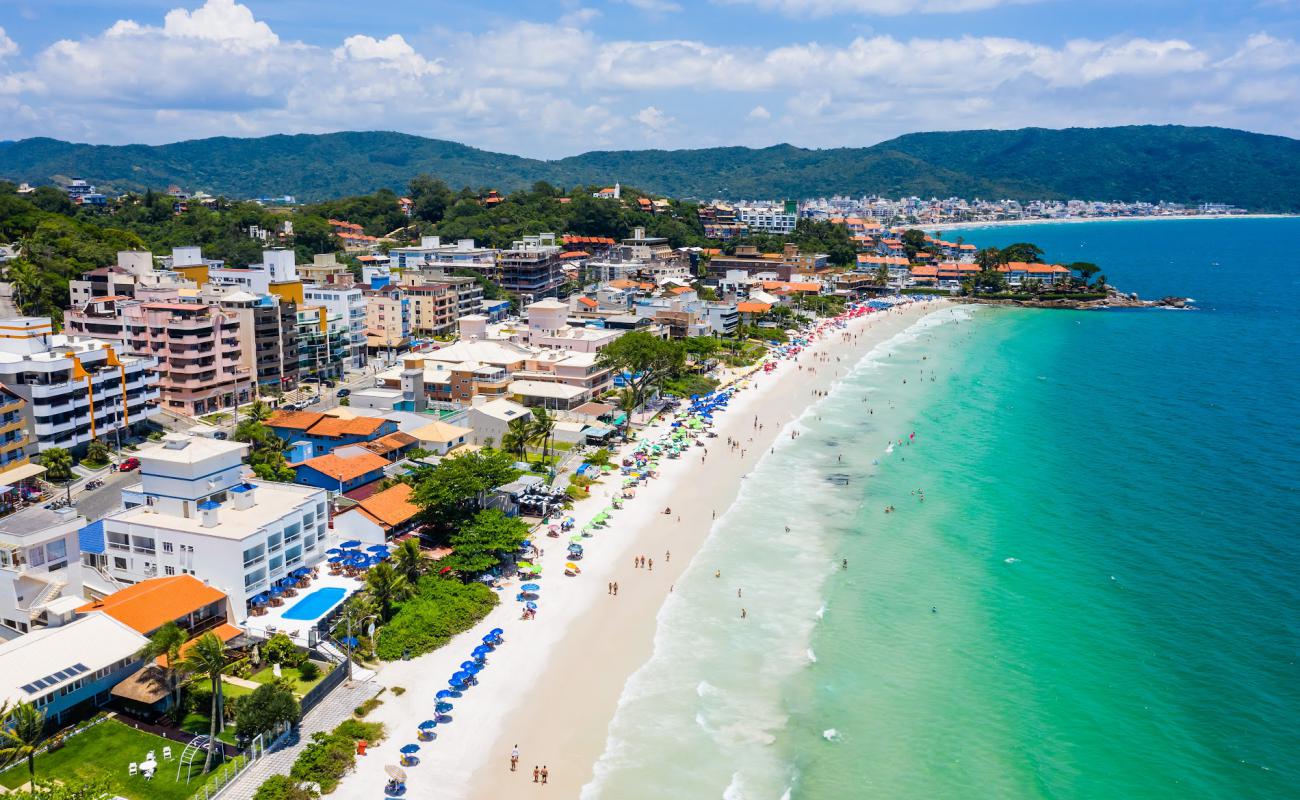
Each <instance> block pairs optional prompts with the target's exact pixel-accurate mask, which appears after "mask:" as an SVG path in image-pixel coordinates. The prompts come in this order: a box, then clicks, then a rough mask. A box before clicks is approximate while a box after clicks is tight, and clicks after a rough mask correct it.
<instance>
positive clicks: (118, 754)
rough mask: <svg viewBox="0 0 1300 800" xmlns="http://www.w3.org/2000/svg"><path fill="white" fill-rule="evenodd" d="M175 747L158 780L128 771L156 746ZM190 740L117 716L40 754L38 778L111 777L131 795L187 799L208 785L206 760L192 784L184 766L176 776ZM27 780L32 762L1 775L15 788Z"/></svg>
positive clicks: (117, 789) (143, 799)
mask: <svg viewBox="0 0 1300 800" xmlns="http://www.w3.org/2000/svg"><path fill="white" fill-rule="evenodd" d="M164 747H170V748H171V749H172V760H171V761H161V760H160V761H159V763H158V771H157V772H156V773H154V777H153V780H151V781H150V780H145V778H144V776H143V775H135V776H131V775H128V774H127V765H128V764H129V763H130V762H132V761H135V762H140V761H143V760H144V757H145V754H146V753H148V752H149V751H150V750H152V751H154V752H155V753H156V754H157V757H158V758H159V759H161V758H162V749H163V748H164ZM184 749H185V746H184V745H182V744H180V743H179V742H173V741H169V740H167V739H163V738H162V737H159V736H154V735H153V734H152V733H145V732H144V731H138V730H136V729H134V728H131V727H128V726H126V725H123V724H122V723H120V722H117V721H116V720H108V721H107V722H101V723H100V724H98V725H96V726H94V727H93V728H91V729H90V730H88V731H85V732H84V733H79V734H77V735H76V736H73V737H70V738H69V739H68V741H67V744H65V745H64V746H63V747H61V748H59V749H58V750H56V751H54V752H53V753H45V754H43V755H40V756H37V757H36V778H37V780H61V781H70V780H94V779H97V778H103V779H107V780H108V781H109V782H110V784H111V789H112V791H113V792H114V793H116V794H119V795H121V796H123V797H126V798H129V800H185V798H188V797H190V796H192V795H193V794H194V793H195V792H197V791H198V790H199V789H201V788H202V787H203V783H204V780H203V777H202V776H201V775H200V774H199V773H200V771H201V770H202V769H203V764H202V762H200V763H199V764H198V765H196V766H195V767H194V768H193V777H192V778H191V779H190V782H189V784H188V785H186V783H185V774H184V771H182V773H181V776H180V780H179V781H177V780H176V766H177V759H179V758H180V755H181V751H182V750H184ZM26 782H27V767H26V766H25V765H24V766H18V767H15V768H13V769H11V770H9V771H7V772H5V773H4V774H2V775H0V785H2V786H4V787H5V788H6V789H13V788H16V787H18V786H21V785H23V784H24V783H26Z"/></svg>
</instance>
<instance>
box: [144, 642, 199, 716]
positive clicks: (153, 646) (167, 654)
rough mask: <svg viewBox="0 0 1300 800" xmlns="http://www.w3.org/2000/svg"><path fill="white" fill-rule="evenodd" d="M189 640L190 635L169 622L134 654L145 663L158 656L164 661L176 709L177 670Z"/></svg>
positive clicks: (178, 699)
mask: <svg viewBox="0 0 1300 800" xmlns="http://www.w3.org/2000/svg"><path fill="white" fill-rule="evenodd" d="M189 638H190V635H189V634H188V633H186V631H185V629H184V628H182V627H181V626H179V625H177V624H176V623H175V622H172V621H170V620H169V621H168V622H166V623H165V624H163V626H162V627H161V628H159V629H158V630H156V631H154V633H153V635H152V636H150V637H149V641H148V642H147V643H145V646H144V647H142V648H140V652H139V653H136V656H137V657H138V658H142V659H144V660H145V661H153V660H154V659H156V658H158V657H160V656H161V657H163V658H164V659H166V663H165V664H164V665H163V669H165V670H166V671H167V681H168V683H170V684H171V690H172V691H173V692H175V693H176V696H175V698H174V702H175V704H176V708H177V709H179V708H180V705H181V682H180V670H179V669H178V668H179V667H180V665H181V648H182V647H184V646H185V643H186V642H187V641H189Z"/></svg>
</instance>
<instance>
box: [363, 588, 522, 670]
mask: <svg viewBox="0 0 1300 800" xmlns="http://www.w3.org/2000/svg"><path fill="white" fill-rule="evenodd" d="M497 602H498V598H497V594H496V592H493V591H492V590H491V589H489V588H488V587H486V586H484V585H483V584H481V583H477V582H475V583H468V584H465V583H461V582H459V581H456V580H451V579H447V578H440V577H438V576H436V575H426V576H424V577H423V578H421V579H420V583H419V585H418V587H417V591H416V594H415V596H414V597H412V598H411V599H410V600H407V601H406V602H405V603H403V604H402V607H401V609H400V610H399V611H398V612H397V614H396V615H394V616H393V618H392V619H391V620H390V621H389V622H388V624H387V625H385V626H384V627H383V628H382V629H380V631H379V634H378V636H377V641H376V642H375V652H376V654H377V655H378V656H379V657H380V658H381V659H383V660H385V661H395V660H397V659H399V658H401V657H402V654H403V653H404V652H405V651H407V650H409V651H410V654H411V655H412V656H418V655H423V654H424V653H427V652H429V651H430V650H434V649H436V648H438V647H441V646H442V645H444V644H446V643H447V640H448V639H450V638H451V637H452V636H455V635H456V634H458V633H460V632H461V631H464V630H467V629H469V628H470V627H472V626H473V625H474V624H475V623H477V622H478V621H479V620H481V619H483V617H485V616H487V614H488V612H489V611H491V610H492V609H493V607H495V606H496V604H497Z"/></svg>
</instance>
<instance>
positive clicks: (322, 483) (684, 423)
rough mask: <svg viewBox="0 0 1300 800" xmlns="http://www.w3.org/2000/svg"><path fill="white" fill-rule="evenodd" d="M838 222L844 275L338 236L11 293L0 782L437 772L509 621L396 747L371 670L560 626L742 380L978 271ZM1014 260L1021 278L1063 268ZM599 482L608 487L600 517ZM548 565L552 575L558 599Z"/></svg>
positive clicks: (724, 210) (659, 253)
mask: <svg viewBox="0 0 1300 800" xmlns="http://www.w3.org/2000/svg"><path fill="white" fill-rule="evenodd" d="M605 191H606V192H607V193H608V194H609V195H610V196H611V197H612V199H614V200H617V197H618V193H619V190H618V189H617V188H612V189H609V190H605ZM638 202H639V203H640V204H641V205H644V206H646V209H645V210H647V211H648V212H650V213H654V212H655V205H654V201H651V200H648V199H646V198H640V199H639V200H638ZM798 213H799V210H798V209H797V208H795V207H794V206H793V205H791V204H770V205H767V206H748V207H730V206H727V205H724V204H720V203H719V204H714V205H711V206H707V207H705V208H704V209H703V210H702V211H701V215H702V221H703V223H704V225H705V227H706V228H707V229H708V236H709V237H710V238H714V239H717V240H723V241H725V240H727V239H729V238H733V237H734V236H738V235H741V233H742V231H751V230H761V231H764V232H768V233H772V234H782V233H789V232H791V231H793V230H794V227H795V225H796V216H797V215H798ZM827 218H828V219H829V220H830V221H831V222H833V223H835V224H838V225H843V226H845V227H846V228H847V229H848V232H849V233H850V235H851V237H852V240H853V242H854V243H855V245H856V247H857V250H858V253H857V257H856V264H850V265H849V266H847V267H835V268H832V267H831V266H830V265H829V264H828V256H827V255H826V254H823V253H817V252H803V251H801V250H800V249H799V248H798V247H796V246H795V245H793V244H787V245H786V246H785V247H784V249H783V250H781V251H780V252H775V253H762V252H759V251H758V250H757V249H756V248H755V247H751V246H744V245H741V246H736V247H734V249H730V248H728V249H726V250H724V249H704V248H674V247H672V246H670V244H669V242H668V240H667V239H664V238H657V237H655V236H650V235H647V233H646V232H645V230H644V229H639V228H638V229H636V230H634V231H633V232H632V235H631V236H630V237H628V238H624V239H621V240H615V239H613V238H607V237H595V236H574V235H555V234H551V233H538V234H537V235H534V236H525V237H523V238H522V239H521V240H519V241H517V242H514V243H513V244H512V245H511V246H510V247H507V248H502V249H492V248H487V247H482V246H479V245H478V244H476V243H475V242H474V241H472V240H459V241H442V240H440V239H439V238H438V237H436V236H425V237H422V238H420V239H419V241H418V243H411V244H407V245H399V244H397V243H393V242H384V241H381V240H378V239H375V238H374V237H369V236H366V235H365V234H364V233H363V232H361V230H360V228H359V226H356V225H353V224H351V223H349V222H348V221H346V220H331V225H332V226H333V228H334V230H335V232H336V234H337V235H338V237H339V239H340V240H341V241H342V242H343V244H344V246H345V254H346V256H347V258H348V260H349V262H351V263H347V264H345V263H343V262H342V261H341V260H340V256H341V254H337V253H327V254H322V255H318V256H316V257H315V258H314V259H312V260H311V261H310V262H309V263H300V259H299V258H298V257H296V256H295V252H294V251H293V250H291V249H276V248H270V249H267V250H265V252H263V253H262V256H261V261H260V262H259V263H249V264H229V263H223V262H222V261H220V260H214V259H210V258H206V257H205V256H204V253H203V252H202V250H201V248H200V247H197V246H187V247H177V248H175V249H174V250H172V252H170V253H150V252H136V251H132V252H121V253H118V254H117V257H116V259H115V260H113V261H112V262H111V263H103V264H100V265H98V266H97V267H95V268H93V269H90V270H89V271H87V272H85V273H84V274H83V275H81V276H80V278H79V279H77V280H74V281H72V282H71V285H70V290H69V297H68V299H67V308H66V311H65V312H64V313H63V314H62V319H61V320H54V319H51V318H50V317H31V316H22V315H19V314H17V313H16V311H14V310H13V309H12V307H11V308H10V313H9V314H8V315H7V318H5V319H3V321H0V327H3V329H4V335H3V337H0V395H2V396H0V426H2V427H0V470H2V471H0V639H2V640H3V643H0V684H2V686H0V702H3V704H4V705H3V712H2V713H3V714H4V715H5V723H4V731H5V732H4V733H3V734H2V736H3V737H5V741H4V742H3V743H0V744H3V745H4V747H5V748H12V747H19V745H16V744H14V742H15V741H18V740H21V747H22V748H26V749H19V750H11V749H10V750H5V751H4V752H18V753H22V754H24V755H23V756H22V757H19V758H12V759H10V760H9V761H8V762H7V766H6V768H5V769H4V771H3V772H0V787H3V789H5V790H12V789H16V788H19V787H22V786H25V785H29V784H31V783H32V781H38V782H42V781H43V782H49V781H54V782H69V781H72V780H74V779H76V780H99V781H103V782H105V783H106V785H109V786H112V787H115V788H114V790H113V792H112V793H116V794H120V795H122V796H127V797H132V798H134V797H150V798H153V797H159V798H185V797H204V798H210V797H216V796H223V795H224V796H231V797H251V796H252V793H253V791H254V790H255V789H257V788H258V787H259V786H262V785H263V784H269V785H271V786H272V789H268V790H267V792H268V793H267V794H265V795H263V794H258V796H259V797H263V796H265V797H281V796H283V797H298V796H299V795H298V794H293V793H292V792H293V791H298V790H300V789H301V784H303V783H308V784H311V785H312V786H311V787H309V788H310V790H311V791H317V790H319V791H322V792H329V791H330V790H332V789H333V787H334V786H335V785H337V783H338V782H339V780H340V779H341V778H342V777H343V775H342V773H343V772H346V771H347V770H349V769H350V768H351V765H352V764H353V763H354V762H355V761H356V760H357V759H361V758H365V753H366V751H367V747H368V746H369V747H371V748H372V749H373V747H374V746H375V745H376V744H377V743H378V742H379V741H381V740H387V741H386V743H385V744H384V745H383V751H382V752H384V753H385V755H384V756H383V758H384V759H385V772H384V774H385V775H386V780H387V784H386V786H385V787H383V788H384V789H386V790H387V791H388V793H389V795H390V796H400V794H401V793H402V792H403V791H404V790H405V788H406V783H407V781H408V780H411V781H415V780H420V779H423V780H425V781H428V780H431V778H430V777H429V776H427V775H426V776H423V778H421V776H420V775H419V770H418V763H419V756H418V753H419V752H420V750H421V748H425V749H426V751H427V749H428V748H433V747H436V746H437V741H436V740H437V738H438V737H442V738H443V739H446V738H450V737H453V736H454V735H455V725H454V724H453V723H451V722H450V720H451V719H452V717H451V716H450V715H449V713H448V712H450V711H451V709H452V708H453V705H454V704H455V703H457V702H459V699H458V698H460V697H462V696H464V695H465V694H467V693H470V692H472V690H473V689H472V687H473V685H474V684H475V683H476V681H477V678H476V675H477V674H478V673H479V672H480V671H481V670H484V669H491V663H492V654H493V652H494V651H495V650H496V649H497V648H502V647H509V641H510V637H509V634H508V632H507V631H506V630H504V629H503V628H499V627H493V628H492V629H490V630H486V631H480V632H479V633H480V634H481V635H478V636H476V638H475V639H474V642H473V646H472V647H466V648H465V652H464V653H463V655H464V658H465V660H464V661H463V662H462V664H461V668H460V669H458V670H456V671H455V672H454V674H451V675H448V676H445V680H444V679H443V676H436V678H437V679H436V680H435V681H434V683H436V685H437V688H438V689H439V691H437V693H436V696H435V695H434V693H433V691H432V690H429V691H427V692H425V691H424V690H425V689H427V687H423V688H420V689H419V691H421V692H424V694H427V696H420V697H415V696H414V695H412V696H411V697H415V699H411V697H408V698H407V700H409V701H410V702H413V703H418V704H419V705H420V707H421V708H427V719H426V720H425V721H424V722H422V723H421V724H420V725H419V726H418V727H416V726H412V728H411V729H409V730H384V726H383V725H382V724H380V723H376V722H369V721H367V720H366V718H365V716H366V714H367V712H368V711H369V710H370V709H372V708H374V707H375V705H377V704H378V703H380V702H382V701H383V699H382V698H379V697H377V695H378V694H379V693H380V691H381V689H383V688H384V686H383V682H382V680H380V679H379V678H380V677H382V671H383V670H384V669H385V665H386V664H389V663H391V662H394V661H398V662H400V661H402V660H405V659H411V658H416V657H419V656H421V655H423V654H424V653H427V652H429V651H431V650H433V649H434V648H437V647H440V646H442V645H444V644H446V642H447V641H448V640H449V639H450V638H451V637H452V636H453V635H455V634H458V633H462V632H469V631H471V630H472V629H473V628H474V627H475V625H476V624H477V623H478V621H479V620H481V619H482V618H483V617H484V616H485V615H486V614H487V613H488V612H489V611H490V610H491V609H492V608H493V607H495V606H498V605H500V604H510V605H512V607H513V606H517V617H515V618H517V619H519V620H521V621H528V620H529V619H531V618H532V617H535V616H536V615H537V614H538V613H541V612H544V610H545V603H544V602H543V600H544V598H545V596H546V591H545V589H544V588H543V587H545V586H546V584H547V583H548V582H549V583H552V585H553V582H555V581H565V580H575V581H578V580H581V579H582V564H583V557H584V553H585V549H586V548H591V547H598V546H599V542H600V533H601V529H602V528H607V527H609V526H610V525H611V520H616V519H617V515H618V514H619V513H620V511H621V509H622V507H623V506H624V505H625V504H633V503H635V502H636V497H637V493H638V491H639V490H640V489H641V488H642V487H643V486H644V485H645V484H646V482H648V481H652V480H653V479H654V477H655V476H656V475H657V474H658V471H659V470H660V469H663V468H665V466H666V465H668V464H669V463H670V462H671V461H672V460H675V459H680V458H682V457H683V455H684V454H685V455H689V454H690V453H691V452H692V450H691V448H692V447H695V446H697V445H703V444H704V440H705V439H707V438H708V437H710V436H712V435H713V434H712V432H711V428H712V426H713V424H714V416H715V415H718V414H723V413H725V410H726V407H727V404H728V403H729V402H730V400H731V397H732V395H733V393H734V392H735V391H737V390H740V389H742V388H743V387H744V386H746V385H747V382H749V381H751V380H757V379H760V378H761V377H762V374H763V373H764V372H770V371H774V370H775V369H776V367H777V365H778V364H779V363H780V362H781V361H783V360H788V359H791V358H793V357H794V356H796V355H797V354H798V353H799V352H800V351H801V350H802V349H804V348H806V347H807V346H808V345H809V344H810V343H811V342H813V341H815V340H816V339H818V338H820V337H823V336H825V335H827V334H831V335H838V334H836V333H834V332H837V331H840V330H841V329H843V328H844V327H845V326H846V325H848V321H849V320H851V319H852V318H854V317H859V316H863V315H868V314H875V313H884V312H886V311H887V310H889V309H891V308H893V307H894V306H896V305H900V304H906V303H909V302H912V301H914V300H916V299H918V298H923V297H926V296H928V295H933V294H935V293H944V292H951V291H953V290H955V289H957V287H958V286H959V285H960V283H961V281H962V280H963V277H964V276H967V275H969V274H971V273H974V272H977V271H978V270H979V267H977V266H976V264H975V247H974V246H973V245H971V244H967V243H962V242H961V241H958V240H954V241H947V240H945V239H941V238H936V237H933V236H927V237H926V239H925V241H924V244H925V248H924V249H921V250H916V249H915V248H909V247H908V246H906V243H905V242H904V238H905V233H904V231H903V230H902V229H896V228H894V229H891V228H887V227H885V226H884V225H883V224H882V223H881V222H880V221H879V220H878V219H875V218H873V217H871V216H838V215H829V216H828V217H827ZM909 252H910V257H909ZM357 265H359V269H357V268H356V267H357ZM1000 269H1002V270H1003V271H1004V272H1005V274H1006V277H1007V279H1008V282H1009V283H1010V284H1012V285H1015V284H1018V283H1020V282H1022V281H1029V280H1037V281H1040V282H1042V283H1044V284H1046V285H1051V284H1053V283H1054V282H1056V281H1058V280H1062V279H1064V278H1067V277H1068V276H1069V274H1070V273H1069V271H1068V270H1066V269H1065V268H1064V267H1060V266H1054V265H1048V264H1017V263H1011V264H1004V265H1002V266H1001V267H1000ZM493 298H502V299H493ZM0 299H3V298H0ZM5 302H7V300H6V301H5ZM597 483H599V484H602V485H603V486H605V487H611V486H612V487H615V488H616V491H615V492H613V494H612V496H611V500H610V502H609V503H608V504H607V505H606V504H604V503H601V504H600V507H599V508H589V507H588V506H590V505H591V504H585V505H584V504H583V501H584V499H586V498H588V497H589V496H591V495H592V491H591V489H592V486H593V484H597ZM570 509H572V510H570ZM544 549H550V550H552V553H553V556H556V555H558V556H559V558H560V559H561V560H560V561H558V562H554V563H551V562H548V563H550V566H551V569H550V570H549V571H547V572H546V573H545V575H544V580H543V572H542V559H541V558H538V556H540V555H542V551H543V550H544ZM613 588H614V589H616V588H617V587H613ZM431 680H432V678H431ZM407 691H410V692H416V691H417V687H414V686H411V687H407ZM392 694H393V693H392V692H389V693H388V694H387V695H385V696H386V697H389V698H390V699H389V702H392ZM403 702H406V700H404V701H403ZM421 716H424V715H423V714H422V715H421ZM311 734H316V736H315V737H314V738H313V736H311ZM322 753H324V754H325V755H322ZM28 755H30V756H32V758H27V757H26V756H28ZM327 756H328V757H327ZM327 763H328V765H329V766H323V765H325V764H327ZM277 781H280V782H283V783H284V784H285V786H286V787H287V788H285V793H283V794H275V793H274V792H273V791H272V790H273V789H274V786H275V785H276V782H277ZM376 789H378V787H376Z"/></svg>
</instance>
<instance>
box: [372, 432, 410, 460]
mask: <svg viewBox="0 0 1300 800" xmlns="http://www.w3.org/2000/svg"><path fill="white" fill-rule="evenodd" d="M419 442H420V440H419V439H417V438H415V437H414V436H412V435H411V434H409V433H403V432H402V431H397V432H396V433H390V434H388V435H387V436H380V437H379V438H378V439H376V440H374V441H373V442H367V443H366V449H368V450H371V451H373V452H376V453H379V454H381V455H382V454H384V453H391V452H393V451H394V450H400V449H402V448H403V447H410V446H411V445H413V444H419Z"/></svg>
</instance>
